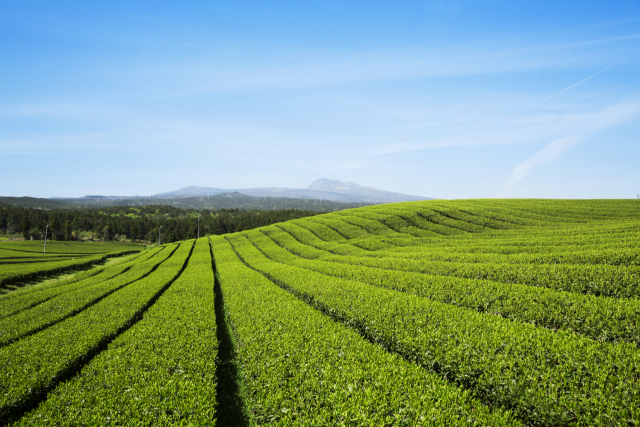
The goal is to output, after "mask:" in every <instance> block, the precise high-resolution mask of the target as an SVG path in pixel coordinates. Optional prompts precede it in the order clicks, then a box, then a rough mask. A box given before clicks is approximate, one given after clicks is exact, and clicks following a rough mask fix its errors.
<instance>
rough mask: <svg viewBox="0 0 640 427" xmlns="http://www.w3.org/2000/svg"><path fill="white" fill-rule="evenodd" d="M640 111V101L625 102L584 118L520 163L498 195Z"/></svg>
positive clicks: (500, 195)
mask: <svg viewBox="0 0 640 427" xmlns="http://www.w3.org/2000/svg"><path fill="white" fill-rule="evenodd" d="M639 113H640V103H630V102H623V103H620V104H616V105H613V106H610V107H608V108H606V109H604V110H603V111H601V112H600V113H598V114H595V115H594V114H590V115H589V116H587V117H589V120H582V126H581V127H580V129H577V128H574V129H575V130H574V134H573V135H571V136H566V137H563V138H559V139H556V140H554V141H552V142H550V143H549V144H547V145H545V146H544V147H543V148H542V149H541V150H540V151H538V152H536V153H535V154H534V155H532V156H531V157H529V158H528V159H526V160H525V161H523V162H521V163H520V164H518V165H517V166H516V167H515V168H514V169H513V172H512V173H511V175H510V176H509V178H508V179H507V182H506V184H505V186H504V188H503V189H502V190H501V191H500V192H499V193H498V194H497V195H496V197H506V196H507V195H509V193H510V192H511V191H512V190H513V189H514V188H515V186H516V184H518V183H519V182H520V181H522V180H523V179H524V178H526V177H527V176H528V175H529V174H530V173H531V172H533V170H534V169H535V168H537V167H538V166H542V165H544V164H547V163H551V162H554V161H556V160H558V159H559V158H560V157H562V155H563V154H564V153H566V152H567V151H569V150H570V149H571V148H573V147H574V146H575V145H577V144H578V143H580V142H582V141H584V140H585V139H587V138H588V137H589V136H591V135H592V134H594V133H596V132H599V131H601V130H604V129H606V128H609V127H612V126H615V125H617V124H620V123H622V122H625V121H627V120H629V119H631V118H632V117H636V116H637V115H638V114H639Z"/></svg>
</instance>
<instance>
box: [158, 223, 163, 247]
mask: <svg viewBox="0 0 640 427" xmlns="http://www.w3.org/2000/svg"><path fill="white" fill-rule="evenodd" d="M161 231H162V226H160V228H158V246H160V245H161V243H160V242H162V240H161V239H162V235H161V234H160V232H161Z"/></svg>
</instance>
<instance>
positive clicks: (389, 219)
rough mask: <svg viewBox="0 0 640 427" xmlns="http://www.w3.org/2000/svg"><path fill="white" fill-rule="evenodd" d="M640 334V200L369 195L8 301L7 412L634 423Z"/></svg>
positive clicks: (114, 418)
mask: <svg viewBox="0 0 640 427" xmlns="http://www.w3.org/2000/svg"><path fill="white" fill-rule="evenodd" d="M12 245H13V246H12ZM109 245H110V244H106V243H105V244H95V245H94V246H92V247H93V248H95V250H96V251H95V252H93V253H82V254H77V253H74V252H73V248H72V247H71V246H69V247H66V249H65V247H63V245H62V244H60V246H59V247H57V246H55V245H52V247H51V253H49V246H48V247H47V252H48V253H47V257H46V259H45V257H43V256H41V255H42V254H40V253H38V248H36V247H35V246H34V248H33V250H30V249H16V247H17V245H16V244H12V243H1V244H0V284H2V283H4V282H2V281H3V280H6V281H7V282H9V280H17V278H19V277H23V276H24V277H26V276H27V275H33V277H36V275H37V274H39V272H44V271H50V270H51V269H53V268H59V269H63V268H69V265H71V264H70V263H74V262H75V263H76V264H74V265H78V264H77V263H82V262H85V261H87V260H93V259H94V258H97V257H104V256H107V255H108V254H113V253H120V254H121V253H123V252H128V251H134V250H135V251H136V252H137V251H139V250H140V246H136V247H133V246H131V247H124V246H122V247H120V246H117V247H116V246H109ZM84 246H85V247H87V245H86V244H85V245H84ZM19 250H23V251H25V252H23V253H24V254H25V255H23V256H22V257H21V258H20V261H16V262H11V260H13V259H16V260H17V259H18V258H19V257H18V256H17V255H15V254H14V252H18V251H19ZM47 269H49V270H47ZM60 271H62V270H60ZM639 345H640V200H589V201H586V200H585V201H581V200H530V199H523V200H515V199H511V200H489V199H487V200H457V201H439V200H433V201H424V202H407V203H397V204H384V205H375V206H368V207H362V208H357V209H349V210H344V211H338V212H333V213H328V214H323V215H318V216H312V217H307V218H301V219H295V220H291V221H287V222H282V223H277V224H273V225H270V226H266V227H261V228H257V229H254V230H250V231H243V232H239V233H234V234H225V235H221V236H210V237H204V238H200V239H197V240H187V241H183V242H177V243H172V244H167V245H164V246H160V247H156V248H154V249H152V250H147V251H142V252H139V253H136V254H135V255H132V256H128V257H125V258H122V260H120V261H118V262H113V263H111V264H108V265H104V266H100V267H97V268H93V269H91V270H86V271H80V272H78V274H75V275H72V276H70V277H66V278H61V279H60V280H54V281H51V282H50V283H48V284H46V285H42V286H33V287H25V288H24V289H21V290H16V291H13V292H11V293H8V294H6V295H4V296H0V361H1V362H2V363H0V370H1V373H0V425H16V426H41V425H42V426H67V425H69V426H71V425H73V426H93V425H114V426H142V425H167V426H169V425H191V426H206V425H217V426H242V425H274V426H417V425H429V426H457V425H459V426H470V425H471V426H474V425H475V426H514V425H515V426H518V425H522V426H639V425H640V349H639Z"/></svg>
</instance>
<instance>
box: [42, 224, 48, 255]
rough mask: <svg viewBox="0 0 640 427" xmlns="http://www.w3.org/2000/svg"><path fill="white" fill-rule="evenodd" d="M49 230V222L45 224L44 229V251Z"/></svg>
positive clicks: (45, 250)
mask: <svg viewBox="0 0 640 427" xmlns="http://www.w3.org/2000/svg"><path fill="white" fill-rule="evenodd" d="M48 231H49V224H47V228H45V229H44V252H43V253H45V254H46V253H47V232H48Z"/></svg>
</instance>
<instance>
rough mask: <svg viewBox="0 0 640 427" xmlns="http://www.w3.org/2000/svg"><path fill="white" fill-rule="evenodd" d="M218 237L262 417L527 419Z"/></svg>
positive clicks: (240, 344) (454, 421)
mask: <svg viewBox="0 0 640 427" xmlns="http://www.w3.org/2000/svg"><path fill="white" fill-rule="evenodd" d="M213 243H214V244H213V250H214V254H215V258H216V266H217V270H218V274H219V279H220V284H221V288H222V293H223V295H224V304H225V307H226V311H227V316H228V318H229V321H230V323H231V325H232V329H233V333H234V336H235V340H236V344H237V352H238V355H239V358H240V363H241V366H242V379H243V385H244V390H245V393H246V395H247V399H248V403H249V407H250V410H251V412H252V413H253V416H254V421H255V423H256V424H258V425H263V424H270V425H299V426H317V425H385V426H400V425H403V426H404V425H433V426H442V425H465V426H469V425H484V426H488V425H517V424H518V423H517V421H516V420H513V419H511V418H510V417H509V415H508V414H506V413H504V412H502V411H499V410H494V411H491V410H489V409H488V408H486V407H485V406H483V405H482V404H480V403H478V402H477V401H474V400H473V399H472V398H470V396H469V394H468V393H467V392H464V391H461V390H459V389H457V388H455V387H452V386H450V385H448V384H447V383H446V382H444V381H442V380H441V379H440V378H437V376H435V375H433V374H430V373H428V372H426V371H424V370H422V369H420V368H418V367H417V366H415V365H414V364H411V363H408V362H406V361H404V360H402V359H401V358H399V357H397V356H395V355H391V354H388V353H387V352H385V351H384V350H383V349H382V348H380V347H378V346H375V345H372V344H370V343H367V342H366V341H365V340H363V339H362V338H361V337H360V336H358V335H357V334H356V333H354V332H353V331H350V330H348V329H346V328H344V327H342V326H340V325H338V324H336V323H335V322H333V321H331V320H330V319H329V318H327V317H325V316H322V315H321V314H320V313H318V312H317V311H315V310H313V309H312V308H310V307H308V306H307V305H305V304H304V303H302V302H300V301H299V300H298V299H296V298H295V297H294V296H293V295H291V294H289V293H288V292H285V291H283V290H281V289H279V288H278V287H277V286H275V285H274V284H272V283H271V282H269V280H267V279H265V278H264V277H263V276H262V275H261V274H259V273H257V272H255V271H252V270H250V269H249V268H247V267H245V266H244V265H243V264H242V263H241V262H240V260H239V259H238V257H237V256H236V255H235V254H234V253H233V251H232V249H231V247H230V246H229V244H228V243H227V242H226V241H225V240H224V239H223V238H222V237H216V238H215V239H214V240H213Z"/></svg>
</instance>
